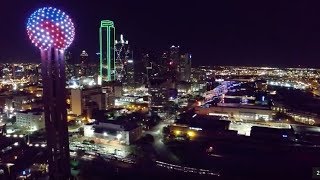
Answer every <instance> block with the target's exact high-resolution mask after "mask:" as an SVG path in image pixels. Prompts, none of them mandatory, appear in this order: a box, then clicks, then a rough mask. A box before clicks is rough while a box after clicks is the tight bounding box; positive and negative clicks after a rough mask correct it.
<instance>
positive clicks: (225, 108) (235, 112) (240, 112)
mask: <svg viewBox="0 0 320 180" xmlns="http://www.w3.org/2000/svg"><path fill="white" fill-rule="evenodd" d="M195 112H196V113H197V114H200V115H212V116H224V117H226V118H228V119H231V120H240V121H241V120H245V121H253V120H264V121H269V120H272V117H273V115H274V112H273V111H272V110H271V108H270V107H266V106H257V105H246V104H238V103H218V104H217V105H216V106H210V107H202V106H199V107H196V108H195Z"/></svg>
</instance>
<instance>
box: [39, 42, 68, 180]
mask: <svg viewBox="0 0 320 180" xmlns="http://www.w3.org/2000/svg"><path fill="white" fill-rule="evenodd" d="M41 62H42V64H41V65H42V69H41V71H42V72H41V73H42V84H43V102H44V112H45V124H46V136H47V148H48V162H49V174H50V179H68V178H69V177H70V162H69V161H70V154H69V140H68V127H67V108H66V88H65V87H66V78H65V62H64V52H63V51H62V50H58V49H53V48H50V49H48V50H41Z"/></svg>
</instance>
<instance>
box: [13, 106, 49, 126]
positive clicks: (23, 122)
mask: <svg viewBox="0 0 320 180" xmlns="http://www.w3.org/2000/svg"><path fill="white" fill-rule="evenodd" d="M16 124H17V125H18V126H21V127H24V128H28V129H30V130H33V131H36V130H39V129H43V128H44V127H45V122H44V113H43V111H42V110H40V109H32V110H27V111H20V112H17V114H16Z"/></svg>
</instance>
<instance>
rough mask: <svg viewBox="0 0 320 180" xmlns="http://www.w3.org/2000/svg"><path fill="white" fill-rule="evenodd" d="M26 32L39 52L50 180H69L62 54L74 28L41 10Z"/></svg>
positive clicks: (50, 11) (62, 17)
mask: <svg viewBox="0 0 320 180" xmlns="http://www.w3.org/2000/svg"><path fill="white" fill-rule="evenodd" d="M27 33H28V36H29V38H30V40H31V41H32V43H33V44H34V45H35V46H36V47H38V48H39V49H40V51H41V74H42V85H43V102H44V114H45V125H46V137H47V151H48V153H47V154H48V163H49V175H50V179H69V177H70V161H69V159H70V157H69V156H70V155H69V141H68V127H67V110H66V109H67V108H66V78H65V61H64V51H65V50H66V49H67V48H68V47H69V46H70V45H71V43H72V42H73V39H74V36H75V28H74V24H73V23H72V21H71V19H70V17H69V16H68V15H67V14H66V13H64V12H63V11H61V10H59V9H57V8H53V7H44V8H40V9H38V10H37V11H35V12H34V13H33V14H32V15H31V16H30V17H29V19H28V23H27Z"/></svg>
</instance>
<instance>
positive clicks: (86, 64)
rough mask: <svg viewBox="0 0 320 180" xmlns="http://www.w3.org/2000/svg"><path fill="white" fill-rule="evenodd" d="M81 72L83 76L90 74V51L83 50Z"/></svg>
mask: <svg viewBox="0 0 320 180" xmlns="http://www.w3.org/2000/svg"><path fill="white" fill-rule="evenodd" d="M79 70H80V72H81V73H80V74H81V76H88V75H89V71H90V69H89V55H88V53H87V52H86V51H85V50H83V51H82V52H81V54H80V69H79Z"/></svg>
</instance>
